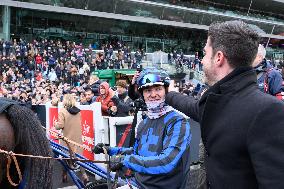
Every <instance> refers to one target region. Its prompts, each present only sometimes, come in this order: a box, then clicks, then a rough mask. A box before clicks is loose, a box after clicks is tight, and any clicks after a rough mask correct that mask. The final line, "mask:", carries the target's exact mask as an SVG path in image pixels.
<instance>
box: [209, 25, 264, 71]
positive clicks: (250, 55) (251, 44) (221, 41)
mask: <svg viewBox="0 0 284 189" xmlns="http://www.w3.org/2000/svg"><path fill="white" fill-rule="evenodd" d="M208 37H209V39H210V42H211V46H212V49H213V55H215V54H216V52H217V51H222V52H223V53H224V54H225V57H226V58H227V60H228V63H229V64H230V65H231V66H232V67H233V68H236V67H243V66H251V64H252V62H253V60H254V59H255V57H256V55H257V49H258V44H259V39H260V36H259V34H258V33H257V32H256V31H255V30H254V29H252V27H250V26H249V25H248V24H246V23H244V22H243V21H238V20H235V21H227V22H221V23H213V24H211V25H210V27H209V32H208Z"/></svg>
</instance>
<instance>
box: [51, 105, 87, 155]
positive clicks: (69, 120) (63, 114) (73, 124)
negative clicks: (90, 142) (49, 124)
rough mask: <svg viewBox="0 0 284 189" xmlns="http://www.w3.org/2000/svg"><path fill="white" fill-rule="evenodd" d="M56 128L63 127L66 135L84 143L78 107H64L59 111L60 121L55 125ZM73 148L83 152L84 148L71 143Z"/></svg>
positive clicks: (80, 152) (77, 151)
mask: <svg viewBox="0 0 284 189" xmlns="http://www.w3.org/2000/svg"><path fill="white" fill-rule="evenodd" d="M55 128H56V129H58V130H59V129H62V131H63V135H64V137H67V138H68V139H70V140H72V141H74V142H76V143H79V144H83V142H82V128H81V113H80V109H78V108H77V107H72V108H68V109H66V108H62V109H61V110H60V111H59V113H58V123H57V124H56V125H55ZM60 142H61V143H62V144H63V145H64V146H67V145H66V143H65V142H64V141H60ZM70 146H71V148H72V150H73V151H74V152H76V153H79V154H82V152H83V150H82V149H81V148H78V147H76V146H75V145H72V144H70Z"/></svg>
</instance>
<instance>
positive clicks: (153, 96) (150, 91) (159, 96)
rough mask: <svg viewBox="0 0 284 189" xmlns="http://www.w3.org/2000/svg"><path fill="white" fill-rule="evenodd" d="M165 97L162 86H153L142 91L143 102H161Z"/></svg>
mask: <svg viewBox="0 0 284 189" xmlns="http://www.w3.org/2000/svg"><path fill="white" fill-rule="evenodd" d="M165 96H166V90H165V87H164V86H162V85H156V86H155V85H154V86H151V87H147V88H146V89H144V90H143V97H144V100H145V102H151V101H159V100H163V99H164V98H165Z"/></svg>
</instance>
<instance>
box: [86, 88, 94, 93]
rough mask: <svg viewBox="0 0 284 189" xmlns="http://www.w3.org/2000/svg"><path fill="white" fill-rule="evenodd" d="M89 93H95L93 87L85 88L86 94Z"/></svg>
mask: <svg viewBox="0 0 284 189" xmlns="http://www.w3.org/2000/svg"><path fill="white" fill-rule="evenodd" d="M88 91H91V92H92V93H94V92H93V90H92V88H91V87H86V88H85V92H88Z"/></svg>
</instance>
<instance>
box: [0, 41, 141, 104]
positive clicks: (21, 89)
mask: <svg viewBox="0 0 284 189" xmlns="http://www.w3.org/2000/svg"><path fill="white" fill-rule="evenodd" d="M116 48H118V47H116ZM142 58H143V49H142V50H137V51H136V52H135V53H131V50H130V48H129V47H127V46H124V45H121V48H120V49H118V51H114V49H113V48H112V45H111V44H104V45H102V50H100V51H94V50H93V49H92V46H91V45H89V46H87V47H86V46H83V45H82V44H76V43H75V42H71V41H61V40H47V39H43V40H33V41H32V42H26V41H25V40H23V39H19V40H16V39H15V40H13V41H4V40H0V83H1V86H0V96H1V97H8V98H11V99H14V100H18V101H21V102H23V103H27V104H30V105H42V104H46V103H47V102H52V103H53V104H56V102H58V101H60V100H62V98H63V95H64V94H67V93H71V94H74V96H75V97H76V99H77V101H78V102H80V103H81V104H91V103H92V102H94V101H95V97H97V96H100V94H99V93H98V91H99V87H100V84H101V81H100V80H99V78H97V77H96V76H94V75H93V74H92V73H93V72H94V71H95V70H102V69H113V68H115V69H122V68H133V69H136V68H137V65H139V64H140V63H141V61H142Z"/></svg>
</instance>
